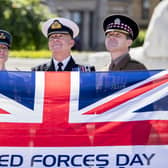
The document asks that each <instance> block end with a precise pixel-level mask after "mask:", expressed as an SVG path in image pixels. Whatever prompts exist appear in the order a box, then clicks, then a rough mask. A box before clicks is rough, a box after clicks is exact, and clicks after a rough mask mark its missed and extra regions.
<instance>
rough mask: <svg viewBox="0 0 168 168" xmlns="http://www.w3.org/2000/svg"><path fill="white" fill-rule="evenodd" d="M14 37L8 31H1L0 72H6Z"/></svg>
mask: <svg viewBox="0 0 168 168" xmlns="http://www.w3.org/2000/svg"><path fill="white" fill-rule="evenodd" d="M11 43H12V36H11V34H10V33H9V32H7V31H6V30H0V71H3V70H6V67H5V64H6V61H7V60H8V54H9V48H10V47H11Z"/></svg>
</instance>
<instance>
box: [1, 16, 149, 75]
mask: <svg viewBox="0 0 168 168" xmlns="http://www.w3.org/2000/svg"><path fill="white" fill-rule="evenodd" d="M103 29H104V32H105V46H106V49H107V51H109V52H110V54H111V63H110V64H109V71H121V70H145V69H146V67H145V66H144V65H143V64H142V63H140V62H138V61H136V60H134V59H132V58H131V56H130V55H129V48H130V46H131V44H132V42H133V41H134V40H135V39H136V38H137V36H138V33H139V28H138V25H137V23H136V22H135V21H134V20H132V19H131V18H129V17H128V16H125V15H111V16H108V17H107V18H105V20H104V22H103ZM42 33H43V34H44V36H45V37H46V38H48V48H49V50H50V51H51V54H52V55H51V60H50V61H49V62H47V63H44V64H41V65H38V66H36V67H33V68H31V70H32V71H82V72H91V71H96V70H95V67H94V66H85V65H79V64H77V63H76V62H75V60H74V59H73V57H72V56H71V49H72V47H73V46H74V44H75V40H74V39H75V38H76V37H77V36H78V34H79V27H78V25H77V24H76V23H75V22H73V21H72V20H69V19H67V18H60V17H58V18H52V19H49V20H47V21H46V22H44V24H43V25H42ZM11 43H12V36H11V34H10V33H9V32H7V31H5V30H0V70H5V62H6V61H7V59H8V51H9V49H10V47H11Z"/></svg>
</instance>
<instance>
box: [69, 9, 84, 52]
mask: <svg viewBox="0 0 168 168" xmlns="http://www.w3.org/2000/svg"><path fill="white" fill-rule="evenodd" d="M70 19H72V20H73V21H74V22H76V23H77V24H78V26H79V30H80V33H79V35H78V37H76V38H75V46H74V47H73V49H74V50H82V41H83V33H82V31H83V12H82V11H70Z"/></svg>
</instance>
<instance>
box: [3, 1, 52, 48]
mask: <svg viewBox="0 0 168 168" xmlns="http://www.w3.org/2000/svg"><path fill="white" fill-rule="evenodd" d="M0 11H1V12H0V20H1V22H0V29H5V30H7V31H9V32H10V33H11V34H12V36H13V43H12V49H15V50H21V49H25V50H39V49H42V48H46V47H47V40H46V39H45V37H44V36H43V35H42V33H41V30H40V23H41V22H42V21H44V20H46V19H47V18H48V17H51V14H50V13H49V11H48V8H47V7H46V6H44V5H42V4H41V3H40V0H1V5H0Z"/></svg>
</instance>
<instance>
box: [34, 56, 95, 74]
mask: <svg viewBox="0 0 168 168" xmlns="http://www.w3.org/2000/svg"><path fill="white" fill-rule="evenodd" d="M31 70H32V71H56V70H55V66H54V62H53V60H52V59H51V61H50V62H48V63H44V64H41V65H38V66H36V67H33V68H32V69H31ZM64 71H82V72H91V71H95V67H94V66H84V65H79V64H76V63H75V61H74V59H73V58H72V57H71V58H70V60H69V62H68V64H67V66H66V67H65V69H64Z"/></svg>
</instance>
